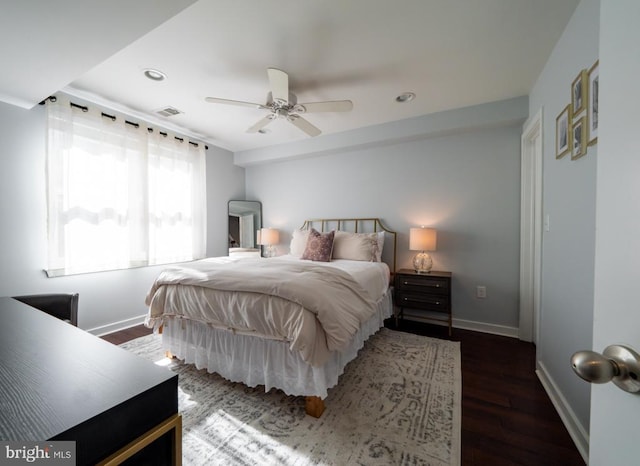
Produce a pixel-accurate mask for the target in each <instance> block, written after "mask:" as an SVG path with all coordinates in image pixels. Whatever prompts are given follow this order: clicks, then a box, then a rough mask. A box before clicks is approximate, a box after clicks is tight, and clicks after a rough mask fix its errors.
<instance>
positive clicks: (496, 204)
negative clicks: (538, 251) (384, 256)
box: [236, 99, 528, 335]
mask: <svg viewBox="0 0 640 466" xmlns="http://www.w3.org/2000/svg"><path fill="white" fill-rule="evenodd" d="M512 104H515V105H518V106H519V107H518V108H519V109H520V110H522V112H521V116H522V119H520V120H519V121H518V122H517V123H514V121H511V122H510V124H506V125H496V126H491V127H485V128H482V127H481V126H482V124H486V123H487V120H486V119H484V118H485V117H486V116H488V115H493V114H495V112H496V108H504V107H499V106H498V105H496V104H486V105H484V106H476V107H471V108H467V109H460V110H457V111H454V112H444V113H443V114H434V115H429V116H428V117H425V119H424V120H423V122H424V124H425V125H426V126H425V127H424V128H422V132H423V133H425V134H429V133H430V132H431V131H430V128H429V127H427V126H430V127H431V128H442V127H443V124H442V123H443V121H446V125H445V126H446V127H447V131H444V132H443V131H437V132H436V134H435V135H431V136H428V137H424V138H417V137H416V136H415V135H413V136H412V137H411V138H410V140H407V141H396V142H389V141H386V142H384V143H382V144H378V143H376V144H375V145H373V144H372V145H367V144H366V141H367V134H366V133H367V132H368V135H369V136H370V138H371V140H374V141H375V140H376V138H378V137H379V135H380V134H384V133H385V131H387V130H388V127H385V125H382V126H381V127H376V128H370V129H367V130H359V131H356V132H354V134H355V135H354V137H353V138H352V140H357V141H358V144H357V147H354V148H346V149H343V150H340V149H338V148H331V150H330V151H325V152H322V151H320V152H321V155H317V154H318V152H319V150H318V148H322V147H323V144H326V142H324V141H322V140H321V139H320V140H308V143H307V147H305V148H302V147H300V148H299V153H298V155H302V156H304V155H305V154H301V152H306V158H302V159H298V160H286V161H273V160H271V161H267V162H264V163H262V164H253V165H250V166H248V167H247V169H246V185H247V197H248V198H251V199H254V198H255V199H259V200H260V201H261V202H262V204H263V213H264V224H265V226H267V227H274V228H278V229H279V230H280V235H281V236H280V237H281V241H280V245H279V246H278V252H279V253H280V254H284V253H287V252H288V244H289V241H290V232H291V231H292V230H293V229H294V228H298V227H299V226H300V225H301V224H302V222H303V221H304V220H305V219H306V218H318V217H370V216H376V217H381V218H382V219H383V220H384V221H385V223H386V224H387V225H388V227H390V228H391V229H393V230H396V231H397V232H398V233H399V237H398V266H399V268H400V267H410V265H411V259H412V257H413V255H414V254H415V252H412V251H409V250H408V245H409V240H408V232H409V228H410V227H413V226H419V225H428V226H433V227H435V228H437V229H438V250H437V251H436V252H434V253H433V254H432V257H433V259H434V269H440V270H449V271H452V272H453V277H454V278H453V313H454V325H457V326H458V327H467V328H480V329H489V330H490V331H493V332H496V333H504V334H510V335H514V334H515V333H517V329H516V328H515V327H517V325H518V286H519V283H518V280H519V227H520V133H521V122H522V121H523V120H524V117H526V112H527V111H528V109H527V102H526V99H525V100H524V102H520V101H514V102H512ZM522 104H524V105H522ZM512 110H513V108H511V110H510V111H512ZM470 115H472V116H470ZM488 119H489V120H490V119H491V118H488ZM495 120H496V121H498V120H501V121H505V119H503V118H501V116H500V115H498V116H496V118H495ZM406 124H407V125H415V124H416V121H415V120H411V121H407V122H406ZM393 128H394V129H396V128H397V129H398V130H399V132H402V122H400V123H394V124H393ZM431 133H433V132H431ZM396 134H397V132H396ZM349 136H350V133H349V132H346V133H340V134H339V135H337V136H335V137H339V138H341V139H342V140H344V141H349V139H350V137H349ZM287 150H291V148H287ZM264 152H265V154H267V156H266V157H265V159H267V160H269V159H270V158H272V157H273V156H275V155H276V154H277V152H278V148H267V149H265V150H264ZM283 152H286V151H283ZM236 155H238V154H236ZM251 155H252V161H253V162H254V163H255V162H256V161H257V160H258V159H259V156H260V154H259V152H258V151H252V153H251ZM289 155H290V154H287V156H289ZM477 285H484V286H486V287H487V299H477V298H475V287H476V286H477Z"/></svg>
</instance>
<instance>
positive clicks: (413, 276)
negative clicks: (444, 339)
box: [394, 269, 451, 336]
mask: <svg viewBox="0 0 640 466" xmlns="http://www.w3.org/2000/svg"><path fill="white" fill-rule="evenodd" d="M394 292H395V295H394V300H395V304H396V306H397V307H398V308H399V309H400V312H399V313H398V314H396V324H397V321H398V317H400V318H401V319H403V318H404V317H405V316H406V317H411V318H413V319H418V320H427V321H439V322H446V323H447V324H448V325H449V336H451V272H439V271H432V272H429V273H417V272H415V271H414V270H410V269H401V270H399V271H397V272H396V274H395V279H394ZM405 309H409V310H410V312H405Z"/></svg>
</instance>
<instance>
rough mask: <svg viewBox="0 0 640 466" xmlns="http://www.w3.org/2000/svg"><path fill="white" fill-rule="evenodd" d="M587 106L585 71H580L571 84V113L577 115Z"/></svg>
mask: <svg viewBox="0 0 640 466" xmlns="http://www.w3.org/2000/svg"><path fill="white" fill-rule="evenodd" d="M586 106H587V71H586V70H581V71H580V73H579V74H578V76H577V77H576V79H574V80H573V83H571V113H572V115H578V114H580V112H582V111H583V110H584V109H585V108H586Z"/></svg>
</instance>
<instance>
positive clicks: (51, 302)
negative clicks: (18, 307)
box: [13, 293, 78, 327]
mask: <svg viewBox="0 0 640 466" xmlns="http://www.w3.org/2000/svg"><path fill="white" fill-rule="evenodd" d="M13 298H14V299H17V300H18V301H20V302H23V303H25V304H28V305H29V306H31V307H35V308H36V309H39V310H41V311H43V312H46V313H47V314H49V315H52V316H53V317H57V318H58V319H61V320H64V321H66V322H68V323H70V324H71V325H74V326H76V327H77V326H78V293H49V294H33V295H25V296H14V297H13Z"/></svg>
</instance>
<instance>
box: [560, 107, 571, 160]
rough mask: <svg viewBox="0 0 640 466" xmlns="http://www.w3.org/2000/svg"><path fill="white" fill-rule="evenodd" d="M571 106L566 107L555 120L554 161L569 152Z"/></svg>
mask: <svg viewBox="0 0 640 466" xmlns="http://www.w3.org/2000/svg"><path fill="white" fill-rule="evenodd" d="M571 134H572V132H571V104H569V105H567V106H566V107H565V108H564V109H563V110H562V111H561V112H560V115H558V117H557V118H556V159H559V158H561V157H563V156H564V155H566V154H567V153H568V152H569V151H570V150H571V144H572V143H571Z"/></svg>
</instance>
